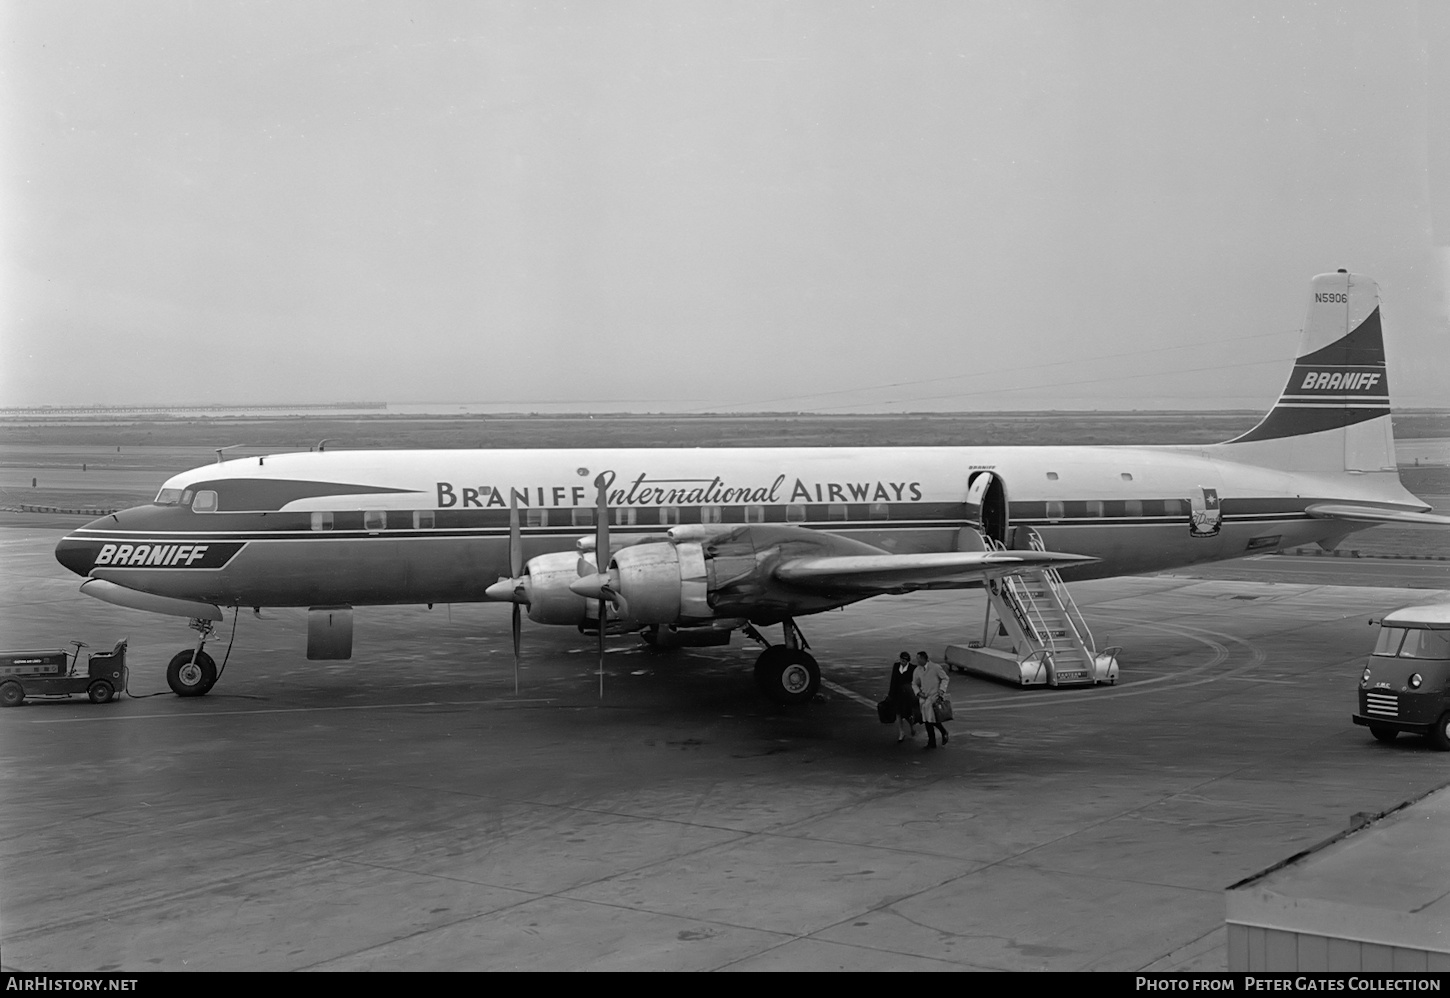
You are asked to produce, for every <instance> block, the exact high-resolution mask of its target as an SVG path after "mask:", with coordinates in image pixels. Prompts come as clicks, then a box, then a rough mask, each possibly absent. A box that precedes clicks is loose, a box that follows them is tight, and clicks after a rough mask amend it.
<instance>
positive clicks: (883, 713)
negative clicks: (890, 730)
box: [876, 697, 896, 724]
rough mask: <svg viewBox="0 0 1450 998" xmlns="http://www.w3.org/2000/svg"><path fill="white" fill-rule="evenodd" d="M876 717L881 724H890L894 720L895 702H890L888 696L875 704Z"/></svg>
mask: <svg viewBox="0 0 1450 998" xmlns="http://www.w3.org/2000/svg"><path fill="white" fill-rule="evenodd" d="M876 717H877V718H878V719H879V720H880V721H881V723H882V724H890V723H891V722H892V721H894V720H896V704H894V703H892V702H891V698H890V697H887V698H886V699H885V700H882V701H881V702H880V703H878V704H877V705H876Z"/></svg>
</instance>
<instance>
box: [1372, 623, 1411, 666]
mask: <svg viewBox="0 0 1450 998" xmlns="http://www.w3.org/2000/svg"><path fill="white" fill-rule="evenodd" d="M1403 640H1405V629H1404V628H1403V627H1381V628H1380V637H1379V640H1378V641H1376V642H1375V645H1374V652H1373V654H1375V655H1383V656H1384V657H1385V658H1394V657H1395V656H1396V655H1398V654H1399V653H1400V642H1401V641H1403Z"/></svg>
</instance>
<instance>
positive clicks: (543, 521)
mask: <svg viewBox="0 0 1450 998" xmlns="http://www.w3.org/2000/svg"><path fill="white" fill-rule="evenodd" d="M548 525H549V511H548V510H547V509H526V510H524V526H526V527H547V526H548Z"/></svg>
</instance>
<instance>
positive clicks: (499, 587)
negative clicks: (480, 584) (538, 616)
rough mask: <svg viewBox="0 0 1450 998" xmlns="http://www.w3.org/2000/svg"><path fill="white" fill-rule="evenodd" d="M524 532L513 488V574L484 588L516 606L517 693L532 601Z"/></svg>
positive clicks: (511, 506) (515, 673)
mask: <svg viewBox="0 0 1450 998" xmlns="http://www.w3.org/2000/svg"><path fill="white" fill-rule="evenodd" d="M523 571H524V535H523V531H522V530H521V529H520V528H519V497H518V495H517V494H516V493H514V492H513V490H512V489H510V490H509V575H507V576H501V577H500V578H499V580H498V581H497V582H495V583H494V584H493V585H491V586H489V587H488V588H487V589H485V590H484V593H485V594H486V595H487V596H488V597H489V599H496V600H508V601H509V602H510V603H512V604H513V605H514V608H513V635H514V695H515V696H518V692H519V656H520V650H521V646H522V640H523V608H524V606H525V605H526V604H527V603H528V602H529V587H528V579H527V578H525V577H524V574H523Z"/></svg>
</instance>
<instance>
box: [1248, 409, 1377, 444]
mask: <svg viewBox="0 0 1450 998" xmlns="http://www.w3.org/2000/svg"><path fill="white" fill-rule="evenodd" d="M1389 414H1390V407H1389V406H1380V407H1370V408H1359V407H1355V408H1350V407H1348V406H1312V407H1302V408H1301V407H1294V408H1291V407H1289V406H1275V407H1274V409H1273V411H1271V412H1270V413H1269V414H1268V415H1267V416H1265V417H1264V421H1263V422H1262V423H1260V424H1259V425H1258V426H1255V427H1254V428H1253V429H1252V430H1250V431H1249V432H1247V433H1245V434H1244V435H1243V436H1241V437H1234V438H1233V439H1232V440H1230V441H1229V443H1231V444H1238V443H1244V442H1246V441H1249V440H1277V439H1279V438H1281V437H1298V436H1302V435H1304V434H1306V433H1319V432H1321V431H1323V430H1337V429H1340V428H1342V427H1345V426H1352V425H1354V424H1355V423H1363V422H1364V421H1365V420H1367V419H1375V418H1377V417H1379V416H1388V415H1389Z"/></svg>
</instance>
